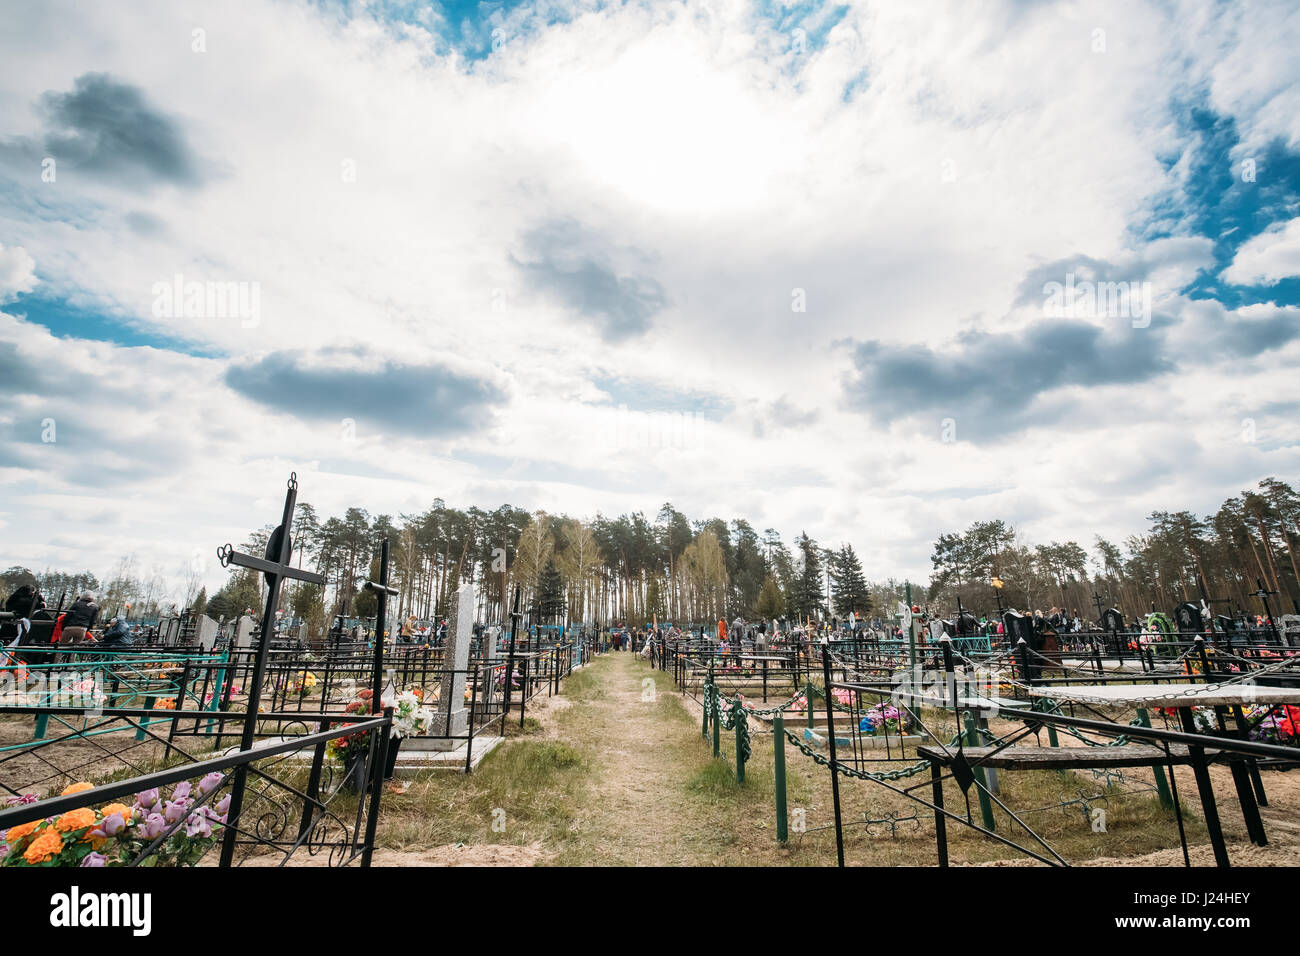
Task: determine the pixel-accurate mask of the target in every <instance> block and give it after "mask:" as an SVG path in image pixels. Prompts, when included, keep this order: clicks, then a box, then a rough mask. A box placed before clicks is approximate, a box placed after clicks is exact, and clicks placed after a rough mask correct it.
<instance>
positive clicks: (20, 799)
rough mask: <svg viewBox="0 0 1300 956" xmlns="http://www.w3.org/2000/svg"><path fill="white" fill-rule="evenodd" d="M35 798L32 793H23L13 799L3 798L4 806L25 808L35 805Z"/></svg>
mask: <svg viewBox="0 0 1300 956" xmlns="http://www.w3.org/2000/svg"><path fill="white" fill-rule="evenodd" d="M36 800H37V796H36V794H34V793H23V794H19V795H17V796H13V797H6V798H5V805H6V806H10V807H20V806H26V805H27V804H29V803H35V802H36Z"/></svg>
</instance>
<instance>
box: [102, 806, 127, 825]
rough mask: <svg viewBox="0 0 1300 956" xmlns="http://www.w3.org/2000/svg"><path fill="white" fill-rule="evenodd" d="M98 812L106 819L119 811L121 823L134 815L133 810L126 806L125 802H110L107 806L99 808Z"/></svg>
mask: <svg viewBox="0 0 1300 956" xmlns="http://www.w3.org/2000/svg"><path fill="white" fill-rule="evenodd" d="M99 812H100V815H101V816H103V817H104V819H105V820H107V819H108V818H109V817H111V816H112V815H113V814H115V813H120V814H121V815H122V822H123V823H130V822H131V818H132V817H134V816H135V811H134V810H132V809H131V808H130V807H128V806H127V805H126V804H125V803H110V804H109V805H108V806H106V807H105V808H104V809H103V810H100V811H99Z"/></svg>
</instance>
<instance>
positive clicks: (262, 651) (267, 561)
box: [217, 472, 325, 866]
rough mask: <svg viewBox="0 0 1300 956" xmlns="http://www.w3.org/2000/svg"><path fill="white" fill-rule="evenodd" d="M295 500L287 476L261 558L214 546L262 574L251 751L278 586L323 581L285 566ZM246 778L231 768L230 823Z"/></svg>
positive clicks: (245, 743) (248, 717)
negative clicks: (262, 601)
mask: <svg viewBox="0 0 1300 956" xmlns="http://www.w3.org/2000/svg"><path fill="white" fill-rule="evenodd" d="M297 501H298V475H297V473H296V472H295V473H291V474H290V475H289V490H288V491H287V492H285V496H284V517H283V518H282V519H281V520H280V526H279V527H278V528H276V529H275V530H274V531H273V532H271V537H270V539H269V540H268V541H267V542H266V555H265V557H261V558H259V557H257V556H255V555H251V554H244V553H242V552H240V551H236V550H235V549H234V548H233V547H231V546H230V545H229V544H226V545H224V546H222V547H220V548H218V549H217V558H218V559H219V560H220V561H221V566H222V567H223V568H228V567H230V566H231V565H232V564H233V565H235V566H236V567H240V568H252V569H253V570H255V571H261V572H262V573H263V574H264V575H265V576H266V585H267V588H266V606H265V607H264V608H263V609H262V639H261V640H260V641H258V644H257V657H256V659H255V661H254V663H253V679H252V686H250V687H249V689H248V709H247V711H246V712H245V714H244V732H243V735H242V736H241V737H240V742H239V749H240V750H251V749H252V747H253V737H254V735H255V734H256V733H257V708H258V704H259V703H261V699H262V681H263V679H264V677H265V675H266V658H267V655H268V653H269V652H270V650H271V634H272V632H273V631H274V627H275V612H276V608H277V607H278V606H279V603H280V586H281V585H282V584H283V583H284V581H285V579H286V578H292V579H294V580H295V581H306V582H308V583H309V584H324V583H325V576H324V575H323V574H316V573H315V572H313V571H303V570H301V569H299V568H293V567H290V566H289V556H290V555H291V554H292V553H293V542H292V541H291V540H290V537H289V529H290V528H292V527H293V509H294V506H295V505H296V504H297ZM247 777H248V765H247V764H241V765H240V766H239V769H238V770H236V771H235V780H234V782H233V785H232V786H231V789H230V798H231V799H230V810H229V813H228V814H227V819H229V820H230V821H231V822H232V824H233V823H235V821H237V820H238V819H239V812H240V809H241V805H242V803H243V798H244V786H245V782H246V780H247ZM236 829H237V826H228V827H226V834H225V838H224V842H223V843H222V847H221V865H222V866H230V864H231V862H232V860H233V857H234V853H235V835H236Z"/></svg>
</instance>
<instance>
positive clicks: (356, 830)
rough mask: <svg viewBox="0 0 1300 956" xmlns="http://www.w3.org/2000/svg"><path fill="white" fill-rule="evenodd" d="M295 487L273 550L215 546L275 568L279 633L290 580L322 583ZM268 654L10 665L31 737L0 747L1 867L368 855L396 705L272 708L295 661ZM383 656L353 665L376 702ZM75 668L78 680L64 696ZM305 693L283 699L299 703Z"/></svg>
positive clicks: (363, 860) (18, 708)
mask: <svg viewBox="0 0 1300 956" xmlns="http://www.w3.org/2000/svg"><path fill="white" fill-rule="evenodd" d="M296 496H297V480H296V478H295V477H291V478H290V480H289V487H288V491H287V492H286V495H285V505H284V512H283V518H282V521H281V523H280V525H279V527H278V528H277V529H276V532H275V533H274V534H273V535H272V536H271V541H270V542H269V543H268V546H267V549H266V554H265V555H248V554H243V553H240V552H238V551H235V550H234V549H233V548H230V547H229V546H226V547H224V548H222V549H221V551H220V554H221V557H222V560H223V563H226V564H233V565H237V566H240V567H246V568H253V569H256V570H258V571H261V572H262V573H263V574H264V575H265V580H266V585H267V595H266V601H265V606H264V608H263V613H262V627H261V632H262V633H271V632H272V629H273V624H274V621H275V614H276V610H277V606H278V602H279V598H280V591H281V587H282V584H283V582H284V581H285V580H289V579H296V580H303V581H319V580H322V579H321V578H320V576H319V575H316V574H314V573H313V572H307V571H302V570H299V569H296V568H294V567H292V566H291V564H290V556H291V553H292V542H291V541H290V539H289V535H288V533H287V532H286V530H285V529H287V528H290V527H291V526H292V518H293V511H294V505H295V501H296ZM383 555H384V561H383V569H382V571H381V574H380V580H379V581H378V582H371V583H370V584H371V587H372V588H373V589H374V590H375V591H376V592H377V593H378V595H379V600H378V604H379V608H380V611H379V613H380V620H381V622H382V616H383V613H384V608H385V603H386V597H387V595H388V593H390V592H391V589H389V588H388V587H387V584H386V579H387V543H386V542H384V544H383ZM271 657H272V649H271V642H270V641H259V642H258V646H257V647H256V649H255V650H254V651H251V652H249V653H248V655H247V660H245V661H242V662H241V661H239V660H237V659H236V658H235V657H232V656H230V655H229V654H222V655H220V656H219V657H215V658H214V657H213V656H212V655H211V654H198V655H185V654H181V655H171V656H165V657H163V658H161V659H152V658H147V659H141V658H136V659H133V660H131V661H129V662H127V661H125V660H124V659H123V658H121V657H113V656H111V655H107V656H102V659H95V660H89V659H87V657H86V656H84V655H78V656H77V657H76V659H74V660H71V661H67V662H64V661H55V662H53V663H49V664H47V665H39V664H38V665H28V664H27V663H26V662H23V661H20V660H11V661H10V662H9V664H8V669H9V671H10V672H11V680H12V681H13V694H14V695H15V696H12V697H11V698H10V699H8V700H7V701H6V703H5V706H3V707H2V708H0V713H2V714H3V716H4V717H5V718H6V720H7V724H8V727H9V728H12V727H14V726H15V720H17V721H20V722H28V726H31V724H32V723H34V724H35V725H36V739H35V740H31V741H26V742H24V743H23V744H22V745H21V746H15V747H14V748H13V749H10V750H8V752H7V753H5V754H4V756H2V757H0V761H6V762H9V763H11V764H12V766H13V767H14V768H15V770H14V771H12V772H9V773H5V774H4V776H3V777H0V785H2V786H3V787H4V788H5V790H6V791H7V792H8V794H9V798H8V800H7V808H6V809H3V810H0V830H4V831H5V840H4V851H3V853H2V854H0V862H3V864H4V865H6V866H26V865H45V864H49V863H57V864H59V865H88V866H95V865H116V864H123V865H140V864H145V865H197V864H200V863H203V864H207V863H216V864H219V865H221V866H230V865H235V864H239V863H245V862H249V861H257V862H267V861H268V860H269V861H270V862H273V863H284V862H286V861H288V860H289V859H290V858H291V857H293V856H294V855H295V854H296V853H298V852H299V851H302V852H304V853H305V854H306V855H308V856H313V857H320V858H323V859H325V860H327V861H328V862H329V863H331V864H335V865H344V864H348V863H353V862H357V863H360V864H361V865H368V863H369V860H370V856H371V853H372V851H373V844H374V831H375V826H376V823H377V819H378V812H379V800H380V794H381V792H382V785H383V777H384V764H385V760H386V755H387V750H388V746H387V745H388V741H389V739H390V736H391V733H392V729H393V726H394V717H393V714H392V711H391V709H390V710H388V711H386V712H381V713H368V712H365V709H364V708H360V707H353V708H351V709H349V708H348V707H347V706H346V705H344V706H340V707H339V708H338V709H336V710H335V709H331V708H330V706H329V704H330V701H328V700H326V699H325V698H324V697H322V698H318V699H317V703H316V704H315V706H300V707H298V708H297V709H293V710H288V711H285V712H277V711H275V710H273V709H272V710H268V709H267V708H266V707H265V706H264V702H265V703H266V704H272V705H274V703H276V702H277V701H278V702H283V701H284V699H285V697H286V691H285V690H284V688H283V687H282V683H283V681H284V680H285V679H286V677H287V675H288V674H290V673H293V672H294V670H295V669H294V668H292V667H290V668H285V667H272V666H271V665H270V661H271ZM381 662H382V644H380V646H379V647H378V648H377V649H376V651H375V652H374V654H373V655H372V658H371V662H370V666H369V668H367V669H361V668H357V669H356V671H355V673H357V674H364V676H365V677H366V678H367V679H368V681H369V685H370V688H371V699H372V700H374V699H377V698H378V697H379V692H380V691H381V690H382V685H381V684H380V679H381V677H382V668H381V666H380V665H381ZM42 666H44V667H45V668H46V670H45V671H41V670H40V668H41V667H42ZM33 669H35V670H36V673H33ZM87 670H88V671H89V673H90V676H89V677H86V676H80V675H84V674H85V672H86V671H87ZM70 675H79V678H78V680H77V681H75V682H74V683H73V685H72V687H71V690H70V691H67V692H65V691H64V690H63V687H64V685H66V684H67V678H68V677H69V676H70ZM236 680H239V681H242V682H243V683H242V686H239V687H237V686H236V683H235V682H236ZM51 684H54V685H56V687H57V689H56V690H54V691H52V690H51V689H50V685H51ZM236 691H238V693H237V692H236ZM303 691H304V687H303V686H301V685H300V686H299V687H298V688H297V689H296V690H291V691H289V692H288V693H296V694H297V696H298V697H299V701H298V702H299V703H300V704H302V703H303V700H304V699H305V698H306V697H308V696H309V695H308V694H306V693H304V692H303ZM69 693H76V694H80V695H81V696H80V697H77V698H72V697H69V696H68V694H69ZM241 708H242V709H241ZM290 728H296V729H297V731H298V732H297V733H291V732H289V731H290ZM123 738H132V741H131V742H127V741H126V740H124V739H123ZM304 752H305V753H308V754H310V755H311V758H310V760H309V761H308V762H307V763H306V765H305V766H300V765H298V764H297V763H296V762H295V761H294V759H293V758H296V757H297V756H298V755H299V754H301V753H304ZM0 766H3V763H0Z"/></svg>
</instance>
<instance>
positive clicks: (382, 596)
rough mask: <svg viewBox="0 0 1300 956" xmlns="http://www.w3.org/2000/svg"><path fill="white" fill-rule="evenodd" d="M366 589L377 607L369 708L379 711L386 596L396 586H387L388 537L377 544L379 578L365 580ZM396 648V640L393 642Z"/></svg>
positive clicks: (394, 590)
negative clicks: (373, 665) (373, 669)
mask: <svg viewBox="0 0 1300 956" xmlns="http://www.w3.org/2000/svg"><path fill="white" fill-rule="evenodd" d="M362 587H364V588H365V589H366V590H367V591H370V592H371V593H372V594H374V595H375V598H376V601H377V607H376V608H375V673H374V678H373V680H372V681H371V692H372V694H373V695H374V696H372V697H371V705H370V710H371V713H375V714H377V713H379V712H380V704H381V703H382V702H381V701H380V696H381V695H382V694H383V692H384V687H383V684H382V683H381V681H382V679H383V675H382V671H383V667H384V629H385V628H386V626H387V624H388V597H389V595H395V594H397V588H394V587H389V586H388V539H387V538H384V539H383V541H382V542H381V543H380V545H379V580H378V581H367V582H366V583H365V584H363V585H362ZM393 646H394V648H396V642H394V645H393Z"/></svg>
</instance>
